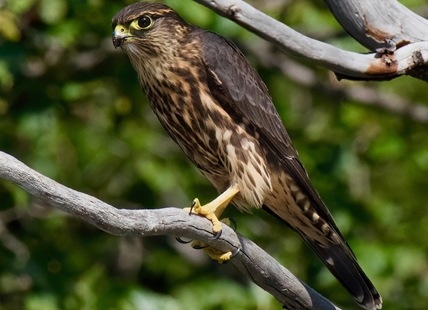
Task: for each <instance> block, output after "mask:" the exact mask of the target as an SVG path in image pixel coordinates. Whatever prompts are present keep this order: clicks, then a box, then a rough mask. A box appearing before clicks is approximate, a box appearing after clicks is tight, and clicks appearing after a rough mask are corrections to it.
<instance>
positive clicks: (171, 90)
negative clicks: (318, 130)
mask: <svg viewBox="0 0 428 310" xmlns="http://www.w3.org/2000/svg"><path fill="white" fill-rule="evenodd" d="M112 23H113V44H114V46H115V47H116V48H117V47H121V48H122V49H123V50H124V51H125V53H126V54H127V55H128V57H129V59H130V61H131V64H132V66H133V67H134V69H135V70H136V71H137V74H138V79H139V82H140V85H141V87H142V89H143V90H144V92H145V93H146V95H147V97H148V100H149V103H150V106H151V108H152V109H153V111H154V112H155V114H156V115H157V117H158V119H159V121H160V122H161V124H162V125H163V127H164V128H165V129H166V131H167V132H168V134H169V135H170V136H171V138H172V139H173V140H174V141H175V142H176V143H177V144H178V145H179V146H180V148H181V149H182V150H183V151H184V153H185V154H186V155H187V156H188V157H189V159H190V160H191V161H192V163H193V164H195V165H196V166H197V167H198V169H199V170H200V171H201V172H202V173H203V174H204V175H205V177H206V178H207V179H208V180H209V181H210V182H211V183H212V184H213V185H214V187H215V188H216V189H217V191H218V192H219V193H220V195H219V197H217V198H216V199H215V200H213V201H212V202H210V203H208V204H207V205H204V206H201V205H200V204H199V202H198V201H197V200H195V202H194V203H195V206H194V208H193V212H195V213H198V214H200V215H203V216H205V217H207V218H208V219H210V220H211V221H212V223H213V232H214V233H218V232H221V225H222V224H221V223H220V222H219V220H218V217H219V216H220V215H221V213H222V212H223V210H224V208H225V207H226V206H227V205H228V204H229V203H232V204H233V205H235V206H236V207H237V208H238V209H239V210H241V211H249V210H250V209H251V208H253V207H255V208H263V209H265V210H267V211H268V212H269V213H271V214H273V215H275V216H276V217H278V218H279V219H281V220H282V221H283V222H285V223H286V224H287V225H288V226H289V227H291V228H292V229H293V230H294V231H295V232H296V233H298V234H299V235H300V237H301V238H302V239H303V240H304V241H305V243H306V244H307V245H308V246H309V247H310V248H311V249H312V250H313V251H314V252H315V253H316V254H317V255H318V257H319V258H320V259H321V260H322V261H323V263H324V264H325V265H326V266H327V268H328V269H329V270H330V272H331V273H332V274H333V275H334V276H335V277H336V278H337V279H338V280H339V281H340V283H341V284H342V285H343V286H344V287H345V288H346V289H347V290H348V291H349V293H350V294H351V295H352V296H353V297H354V299H355V301H356V302H357V303H358V304H359V305H360V306H361V307H362V308H364V309H380V308H381V307H382V299H381V297H380V295H379V293H378V292H377V290H376V289H375V287H374V286H373V284H372V283H371V281H370V280H369V278H368V277H367V276H366V275H365V273H364V272H363V270H362V269H361V267H360V266H359V265H358V263H357V260H356V258H355V256H354V254H353V253H352V250H351V249H350V247H349V246H348V244H347V243H346V241H345V240H344V238H343V236H342V234H341V233H340V231H339V229H338V227H337V226H336V224H335V222H334V220H333V217H332V215H331V214H330V212H329V210H328V209H327V207H326V206H325V204H324V202H323V201H322V200H321V198H320V196H319V195H318V193H317V191H316V190H315V189H314V188H313V186H312V185H311V182H310V181H309V178H308V175H307V173H306V170H305V168H304V167H303V166H302V164H301V162H300V161H299V158H298V155H297V152H296V150H295V149H294V147H293V145H292V143H291V140H290V137H289V136H288V133H287V131H286V129H285V127H284V125H283V123H282V121H281V119H280V117H279V115H278V112H277V111H276V109H275V107H274V105H273V103H272V99H271V97H270V95H269V93H268V89H267V87H266V85H265V84H264V83H263V81H262V80H261V78H260V77H259V75H258V74H257V72H256V71H255V69H253V68H252V67H251V65H250V64H249V63H248V61H247V60H246V58H245V57H244V55H243V54H242V53H241V52H240V51H239V50H238V48H237V47H236V46H235V45H234V44H233V43H232V42H231V41H229V40H227V39H225V38H223V37H221V36H219V35H217V34H215V33H212V32H209V31H206V30H204V29H201V28H199V27H197V26H194V25H190V24H188V23H187V22H186V21H184V20H183V19H182V18H181V17H180V16H179V15H178V14H177V13H176V12H175V11H174V10H173V9H171V8H170V7H168V6H166V5H163V4H159V3H150V2H139V3H134V4H131V5H129V6H127V7H125V8H124V9H122V10H121V11H119V12H118V13H117V14H116V15H115V16H114V17H113V21H112Z"/></svg>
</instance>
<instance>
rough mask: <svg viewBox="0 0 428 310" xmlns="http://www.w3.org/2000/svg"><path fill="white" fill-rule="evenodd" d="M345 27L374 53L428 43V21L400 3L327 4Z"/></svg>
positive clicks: (355, 0) (336, 0)
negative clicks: (416, 43)
mask: <svg viewBox="0 0 428 310" xmlns="http://www.w3.org/2000/svg"><path fill="white" fill-rule="evenodd" d="M324 2H325V3H327V5H328V7H329V9H330V11H331V12H332V13H333V15H334V17H335V18H336V19H337V21H338V22H339V23H340V24H341V25H342V27H343V28H344V29H345V30H346V31H347V32H348V33H349V34H350V35H352V36H353V37H354V38H355V40H357V41H358V42H360V43H361V44H362V45H364V46H365V47H367V48H369V49H370V50H372V51H374V50H376V49H377V48H379V47H400V46H403V45H406V44H408V43H413V42H420V41H426V40H427V39H428V20H426V19H424V18H422V17H421V16H419V15H418V14H416V13H414V12H412V11H411V10H409V9H408V8H406V7H405V6H404V5H402V4H401V3H399V2H398V1H397V0H382V1H372V0H324Z"/></svg>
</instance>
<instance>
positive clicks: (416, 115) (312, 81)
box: [246, 42, 428, 123]
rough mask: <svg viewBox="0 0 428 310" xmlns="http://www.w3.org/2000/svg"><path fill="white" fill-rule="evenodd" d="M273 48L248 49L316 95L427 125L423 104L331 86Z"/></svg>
mask: <svg viewBox="0 0 428 310" xmlns="http://www.w3.org/2000/svg"><path fill="white" fill-rule="evenodd" d="M272 47H273V46H272V44H270V43H268V42H265V43H264V44H263V43H261V44H257V45H248V46H246V48H247V49H248V50H250V51H251V52H252V53H254V54H255V55H256V56H257V57H258V59H259V60H260V62H261V63H262V64H263V66H266V67H271V68H277V69H279V70H280V71H281V72H282V74H284V76H286V77H288V78H289V79H291V80H293V81H294V82H296V83H298V84H300V85H302V86H305V87H308V88H311V89H314V90H317V91H318V90H320V89H321V90H322V91H323V92H325V93H326V94H330V95H334V96H337V97H339V98H341V99H342V100H354V101H356V102H357V104H360V105H366V106H372V107H376V108H380V109H383V110H385V111H387V112H389V113H393V114H398V115H403V116H406V117H409V118H410V119H411V120H413V121H416V122H420V123H428V106H426V105H424V104H423V103H422V102H412V101H411V100H409V99H407V98H405V97H401V96H399V95H397V94H393V93H391V92H387V91H384V90H381V89H377V88H372V87H369V86H364V85H360V84H359V85H349V83H347V84H344V83H331V82H330V81H328V80H327V81H326V80H322V79H319V78H318V77H317V75H316V73H315V72H314V70H312V69H310V68H308V67H307V66H304V65H302V64H299V63H298V62H297V61H295V60H293V59H291V58H290V57H287V56H286V55H283V54H281V53H279V52H276V51H274V49H273V48H272Z"/></svg>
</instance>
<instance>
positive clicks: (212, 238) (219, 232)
mask: <svg viewBox="0 0 428 310" xmlns="http://www.w3.org/2000/svg"><path fill="white" fill-rule="evenodd" d="M222 232H223V230H219V231H218V232H216V233H215V235H214V236H212V237H209V238H208V240H217V239H218V238H220V236H221V233H222Z"/></svg>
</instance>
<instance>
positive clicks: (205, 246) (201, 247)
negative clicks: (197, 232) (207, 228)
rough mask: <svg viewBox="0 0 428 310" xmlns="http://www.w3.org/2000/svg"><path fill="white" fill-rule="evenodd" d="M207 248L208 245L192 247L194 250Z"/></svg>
mask: <svg viewBox="0 0 428 310" xmlns="http://www.w3.org/2000/svg"><path fill="white" fill-rule="evenodd" d="M207 247H209V245H195V246H192V248H193V249H195V250H202V249H206V248H207Z"/></svg>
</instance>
